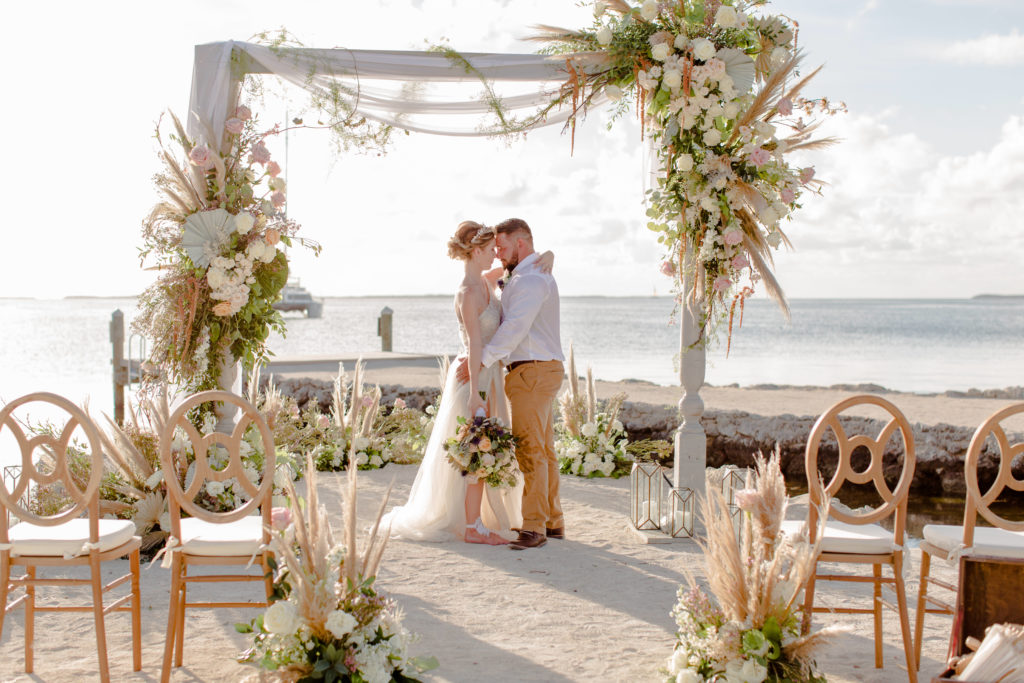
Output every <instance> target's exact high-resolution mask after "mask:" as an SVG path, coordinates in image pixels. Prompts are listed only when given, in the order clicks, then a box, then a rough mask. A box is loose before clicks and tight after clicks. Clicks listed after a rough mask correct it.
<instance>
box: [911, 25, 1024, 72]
mask: <svg viewBox="0 0 1024 683" xmlns="http://www.w3.org/2000/svg"><path fill="white" fill-rule="evenodd" d="M928 53H929V54H930V55H931V56H932V57H933V58H934V59H937V60H940V61H943V62H952V63H955V64H984V65H988V66H1018V65H1022V64H1024V35H1021V34H1020V32H1019V31H1018V30H1017V29H1016V28H1015V29H1013V31H1011V32H1010V33H1009V34H1007V35H998V34H994V33H993V34H988V35H985V36H982V37H981V38H973V39H971V40H960V41H957V42H955V43H953V44H952V45H948V46H938V45H936V46H933V47H931V48H930V49H929V50H928Z"/></svg>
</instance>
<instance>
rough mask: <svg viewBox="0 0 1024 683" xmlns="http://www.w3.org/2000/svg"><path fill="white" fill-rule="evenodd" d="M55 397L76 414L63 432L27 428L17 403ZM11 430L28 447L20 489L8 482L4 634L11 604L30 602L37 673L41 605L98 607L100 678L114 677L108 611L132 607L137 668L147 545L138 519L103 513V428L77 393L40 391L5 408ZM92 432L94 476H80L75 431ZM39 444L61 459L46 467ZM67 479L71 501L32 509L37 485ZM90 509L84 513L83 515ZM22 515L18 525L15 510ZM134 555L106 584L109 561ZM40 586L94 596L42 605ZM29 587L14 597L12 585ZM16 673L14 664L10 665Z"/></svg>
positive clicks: (3, 491)
mask: <svg viewBox="0 0 1024 683" xmlns="http://www.w3.org/2000/svg"><path fill="white" fill-rule="evenodd" d="M40 403H44V404H49V405H50V406H56V407H57V408H60V409H62V410H63V411H64V412H65V413H67V414H68V415H69V419H68V421H67V422H66V423H65V425H64V427H63V429H62V430H61V432H60V433H59V434H58V435H57V436H50V435H48V434H39V435H36V436H31V435H26V434H25V433H24V431H23V430H22V429H21V426H20V425H19V424H18V421H17V420H16V419H15V417H14V411H15V409H17V408H20V407H22V406H26V405H28V404H35V405H37V404H40ZM5 429H8V430H10V432H11V434H12V435H13V437H14V440H15V441H17V443H18V446H19V449H20V451H21V473H20V475H19V476H18V477H17V479H15V481H14V487H13V489H8V488H7V486H6V483H0V635H2V634H3V625H4V616H5V614H6V613H7V612H9V611H11V610H12V609H14V608H16V607H18V606H19V605H24V606H25V672H26V673H32V672H33V667H34V662H33V649H32V645H33V639H34V636H35V614H36V612H92V613H93V619H94V622H95V628H96V653H97V656H98V657H99V672H100V680H102V681H109V680H110V669H109V667H108V664H107V631H106V625H105V617H106V615H107V614H109V613H110V612H131V620H132V669H133V670H134V671H139V670H140V669H141V668H142V639H141V612H140V604H139V546H140V545H141V539H140V538H139V537H138V536H136V535H135V523H134V522H132V521H131V520H127V519H101V518H100V505H99V499H100V496H99V486H100V481H101V479H102V477H103V450H102V447H101V444H100V436H99V431H98V430H97V429H96V426H95V425H94V424H93V422H92V420H90V419H89V416H88V415H86V413H85V412H84V411H83V410H82V409H81V408H79V407H78V406H76V405H75V404H73V403H72V402H71V401H69V400H67V399H66V398H63V397H61V396H57V395H56V394H50V393H35V394H28V395H26V396H22V397H21V398H18V399H16V400H14V401H11V402H10V403H8V404H7V405H6V406H4V408H3V410H0V434H2V433H3V430H5ZM79 434H84V438H85V441H86V442H87V443H88V448H89V472H88V475H87V476H88V480H87V481H85V482H84V483H83V482H82V481H81V478H82V475H81V473H79V477H78V480H77V481H76V477H75V476H74V473H73V472H72V468H71V467H70V466H69V463H68V451H69V449H70V448H71V447H72V437H73V436H77V435H79ZM36 449H41V450H42V451H43V452H45V453H46V454H47V455H48V456H49V458H48V459H49V460H52V463H53V466H52V468H50V467H44V468H43V469H44V470H46V471H40V462H39V461H38V460H37V461H35V462H34V461H33V459H32V456H33V454H34V453H35V451H36ZM54 485H59V486H61V487H62V488H63V490H64V492H65V493H66V494H67V496H68V497H69V498H70V502H69V503H68V504H67V505H66V506H65V508H64V509H63V510H61V511H59V512H57V513H55V514H53V515H49V516H40V515H37V514H35V513H34V512H32V511H31V510H30V509H28V506H27V504H26V501H27V500H28V495H29V494H31V493H32V492H33V487H34V486H35V487H39V486H54ZM83 515H84V516H83ZM12 516H13V517H14V518H17V519H18V520H21V521H20V522H18V523H16V524H14V525H10V523H9V520H10V517H12ZM126 555H127V556H128V558H129V571H128V573H127V574H124V575H123V576H120V577H118V578H116V579H114V580H113V581H110V582H109V583H107V584H106V585H104V584H103V575H102V572H101V568H102V564H103V563H104V562H107V561H109V560H116V559H118V558H121V557H124V556H126ZM75 566H86V567H88V568H89V578H84V579H76V578H66V577H64V578H61V577H52V578H45V577H40V576H39V575H38V574H37V573H36V571H37V569H38V568H40V567H59V568H62V569H64V568H68V567H75ZM12 567H24V568H25V573H24V574H23V575H21V576H20V577H17V578H15V577H12V576H11V569H12ZM126 582H130V587H129V592H128V594H127V595H124V596H122V597H120V598H118V599H116V600H114V601H113V602H111V603H110V604H109V605H104V604H103V596H104V594H105V593H107V592H108V591H110V590H111V589H113V588H116V587H118V586H120V585H121V584H124V583H126ZM37 586H90V587H91V588H92V604H91V605H86V606H78V605H55V606H42V605H37V604H36V588H37ZM19 589H24V591H25V592H24V594H23V595H21V596H20V597H18V598H17V599H15V600H13V601H12V602H11V603H10V604H8V603H7V600H8V596H9V595H10V594H11V592H12V591H16V590H19ZM8 673H10V672H8Z"/></svg>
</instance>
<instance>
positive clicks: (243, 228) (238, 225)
mask: <svg viewBox="0 0 1024 683" xmlns="http://www.w3.org/2000/svg"><path fill="white" fill-rule="evenodd" d="M255 222H256V221H255V219H254V218H253V217H252V214H251V213H249V212H247V211H243V212H242V213H240V214H238V215H237V216H235V232H237V233H238V234H239V235H244V234H245V233H247V232H249V231H250V230H252V226H253V224H254V223H255Z"/></svg>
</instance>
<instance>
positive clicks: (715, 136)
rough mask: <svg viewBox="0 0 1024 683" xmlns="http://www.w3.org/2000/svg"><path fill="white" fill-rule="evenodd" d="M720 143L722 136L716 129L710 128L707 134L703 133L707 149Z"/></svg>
mask: <svg viewBox="0 0 1024 683" xmlns="http://www.w3.org/2000/svg"><path fill="white" fill-rule="evenodd" d="M721 141H722V134H721V133H719V132H718V129H717V128H712V129H711V130H709V131H708V132H706V133H704V144H705V145H707V146H708V147H714V146H715V145H717V144H718V143H720V142H721Z"/></svg>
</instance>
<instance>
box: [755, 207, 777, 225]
mask: <svg viewBox="0 0 1024 683" xmlns="http://www.w3.org/2000/svg"><path fill="white" fill-rule="evenodd" d="M757 217H758V218H760V219H761V222H762V223H764V224H765V225H768V226H771V225H775V224H776V223H778V222H779V214H778V213H777V212H776V211H775V209H773V208H772V207H770V206H767V207H765V208H763V209H761V211H760V213H759V214H758V216H757Z"/></svg>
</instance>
